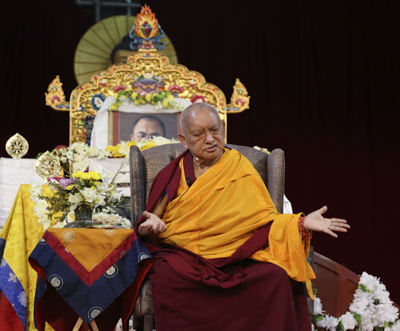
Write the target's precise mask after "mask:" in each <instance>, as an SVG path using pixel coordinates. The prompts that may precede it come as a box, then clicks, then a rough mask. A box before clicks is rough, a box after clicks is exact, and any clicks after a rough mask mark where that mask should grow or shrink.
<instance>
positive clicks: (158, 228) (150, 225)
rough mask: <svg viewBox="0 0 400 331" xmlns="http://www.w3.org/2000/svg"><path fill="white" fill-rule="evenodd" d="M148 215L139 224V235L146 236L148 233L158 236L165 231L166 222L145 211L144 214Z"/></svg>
mask: <svg viewBox="0 0 400 331" xmlns="http://www.w3.org/2000/svg"><path fill="white" fill-rule="evenodd" d="M142 215H143V216H144V217H146V219H147V220H146V221H144V222H143V223H142V224H140V225H139V236H140V237H144V236H148V235H156V236H158V235H159V234H160V233H162V232H164V231H165V223H164V222H163V221H161V220H160V219H159V218H158V217H157V216H156V215H154V214H152V213H149V212H148V211H144V212H143V214H142Z"/></svg>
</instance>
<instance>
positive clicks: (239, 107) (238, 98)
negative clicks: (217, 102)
mask: <svg viewBox="0 0 400 331" xmlns="http://www.w3.org/2000/svg"><path fill="white" fill-rule="evenodd" d="M249 103H250V96H249V94H248V92H247V89H246V87H245V86H244V85H243V83H242V82H241V81H240V80H239V78H236V82H235V85H234V86H233V94H232V96H231V103H230V104H229V105H227V107H228V108H229V109H228V113H229V114H234V113H236V114H237V113H241V112H242V111H243V110H246V109H249V108H250V106H249Z"/></svg>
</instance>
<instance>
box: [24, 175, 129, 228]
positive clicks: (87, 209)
mask: <svg viewBox="0 0 400 331" xmlns="http://www.w3.org/2000/svg"><path fill="white" fill-rule="evenodd" d="M118 174H119V172H118V173H117V174H116V175H115V176H114V177H111V175H110V173H108V172H105V171H104V172H102V173H98V172H94V171H89V172H82V171H78V172H76V173H73V174H72V175H71V178H61V177H52V178H49V180H48V185H49V187H50V189H51V190H52V191H53V193H52V194H51V195H50V196H44V195H42V194H41V188H39V187H38V185H32V189H31V199H32V200H33V201H34V202H35V207H34V212H35V215H36V216H37V217H38V219H39V224H41V225H42V226H43V228H44V229H45V230H46V229H47V228H48V227H50V226H55V227H63V226H65V225H66V224H67V223H70V222H72V221H74V219H77V218H82V215H87V216H88V219H92V212H94V213H95V220H98V221H99V222H101V223H103V224H110V225H119V226H122V227H130V221H129V220H128V219H126V218H124V217H122V216H120V215H118V209H119V208H120V206H121V204H124V203H127V201H125V200H127V199H126V198H124V197H122V193H120V192H119V191H118V190H117V187H116V184H115V179H116V177H117V175H118ZM99 213H100V214H101V216H100V217H99V216H96V215H99Z"/></svg>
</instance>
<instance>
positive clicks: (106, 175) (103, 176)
mask: <svg viewBox="0 0 400 331" xmlns="http://www.w3.org/2000/svg"><path fill="white" fill-rule="evenodd" d="M100 178H101V180H102V181H103V182H107V181H111V180H112V178H113V177H112V175H111V173H110V172H109V171H107V170H105V169H102V170H101V172H100Z"/></svg>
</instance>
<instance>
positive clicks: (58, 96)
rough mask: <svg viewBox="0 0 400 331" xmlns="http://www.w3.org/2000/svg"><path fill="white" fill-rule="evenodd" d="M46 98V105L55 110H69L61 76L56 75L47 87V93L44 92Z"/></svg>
mask: <svg viewBox="0 0 400 331" xmlns="http://www.w3.org/2000/svg"><path fill="white" fill-rule="evenodd" d="M44 95H45V98H46V106H49V107H51V108H53V109H55V110H63V111H69V104H68V102H66V101H65V95H64V91H63V89H62V83H61V82H60V76H58V75H57V76H56V78H54V79H53V81H52V82H51V83H50V85H49V87H48V88H47V93H45V94H44Z"/></svg>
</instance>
